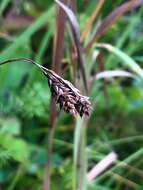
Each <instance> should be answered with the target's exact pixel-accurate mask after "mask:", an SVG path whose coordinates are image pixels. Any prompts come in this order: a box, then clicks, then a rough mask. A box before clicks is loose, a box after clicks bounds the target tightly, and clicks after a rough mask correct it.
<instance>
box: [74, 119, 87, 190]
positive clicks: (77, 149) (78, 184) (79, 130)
mask: <svg viewBox="0 0 143 190" xmlns="http://www.w3.org/2000/svg"><path fill="white" fill-rule="evenodd" d="M85 149H86V120H85V118H83V119H81V118H80V117H78V118H77V125H76V128H75V134H74V182H73V189H74V190H85V189H86V171H87V158H86V150H85Z"/></svg>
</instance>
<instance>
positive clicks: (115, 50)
mask: <svg viewBox="0 0 143 190" xmlns="http://www.w3.org/2000/svg"><path fill="white" fill-rule="evenodd" d="M96 46H97V47H99V48H104V49H107V50H108V51H110V52H111V53H113V54H115V55H116V56H117V57H118V58H120V59H121V60H122V61H123V64H125V65H126V66H127V67H128V68H130V69H131V70H132V71H133V72H135V73H136V74H137V75H138V76H139V77H140V78H141V79H142V80H143V69H142V68H141V67H140V66H139V65H138V64H137V63H136V62H135V61H134V60H133V59H132V58H131V57H129V56H128V55H127V54H126V53H124V52H122V51H121V50H120V49H118V48H116V47H114V46H112V45H110V44H97V45H96Z"/></svg>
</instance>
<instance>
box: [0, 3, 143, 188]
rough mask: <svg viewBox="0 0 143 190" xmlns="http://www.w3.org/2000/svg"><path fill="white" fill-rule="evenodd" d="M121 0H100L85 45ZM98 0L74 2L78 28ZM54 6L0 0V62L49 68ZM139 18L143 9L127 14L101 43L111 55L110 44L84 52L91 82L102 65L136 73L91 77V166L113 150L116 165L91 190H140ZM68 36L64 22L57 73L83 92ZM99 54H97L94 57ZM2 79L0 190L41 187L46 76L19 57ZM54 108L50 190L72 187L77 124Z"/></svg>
mask: <svg viewBox="0 0 143 190" xmlns="http://www.w3.org/2000/svg"><path fill="white" fill-rule="evenodd" d="M124 2H127V1H123V0H118V1H111V0H108V1H105V2H104V4H103V6H102V8H101V10H100V11H99V13H98V16H97V17H96V19H95V20H94V22H92V25H91V29H90V31H89V33H88V35H86V38H85V39H84V40H83V41H82V42H83V46H84V47H86V45H87V44H88V43H89V42H90V40H91V39H92V37H93V36H94V34H95V31H96V29H97V28H98V26H99V25H100V23H102V20H103V19H105V18H107V15H109V14H110V13H111V12H112V11H113V10H115V9H116V8H117V7H118V6H119V5H121V4H122V3H124ZM98 3H99V2H98V1H96V0H94V1H88V0H83V1H81V0H80V1H77V12H76V16H77V18H78V21H79V24H80V30H81V33H82V31H83V30H84V29H85V28H84V27H85V24H86V22H87V20H88V19H89V18H90V16H91V14H92V13H93V12H94V10H95V9H96V6H97V5H98ZM56 10H57V9H56V5H55V2H53V1H50V0H48V1H45V0H35V1H30V0H23V1H22V0H20V1H17V0H14V1H9V0H1V1H0V15H1V26H0V61H3V60H5V59H7V58H12V57H27V58H29V57H30V58H32V59H34V60H36V61H37V62H39V63H41V64H43V65H44V66H45V67H48V68H51V67H52V66H51V65H52V64H51V63H52V55H53V38H54V34H55V20H56ZM142 19H143V8H142V6H140V7H138V8H136V9H132V10H130V11H128V12H126V13H125V14H123V15H122V17H120V18H119V19H118V20H117V21H116V22H115V23H114V24H113V25H112V26H111V27H110V28H109V29H108V30H107V31H106V33H104V35H102V36H101V37H100V39H99V40H98V42H100V43H108V44H111V45H112V49H111V50H110V52H108V51H107V50H108V48H103V47H98V48H97V47H94V46H92V48H90V49H89V51H88V52H87V51H86V52H85V70H86V71H87V79H88V82H89V81H90V80H91V79H93V77H94V76H95V74H97V73H99V72H100V71H103V70H113V69H122V70H127V71H129V72H131V73H135V74H136V78H135V79H132V78H124V77H122V78H119V77H116V78H110V79H103V80H94V82H93V85H92V88H91V89H90V92H89V96H90V97H91V101H92V104H93V110H92V113H91V116H90V119H89V122H88V130H87V156H88V168H89V169H90V168H92V167H93V166H94V165H95V164H96V163H97V162H99V161H100V160H102V158H104V157H105V156H106V155H107V154H108V153H110V152H111V151H115V152H116V153H117V155H118V160H117V162H116V164H115V165H114V166H112V167H110V168H109V169H108V170H106V171H105V172H103V173H102V174H101V175H100V176H99V177H97V178H96V180H94V182H93V183H92V184H91V185H90V186H89V189H91V190H92V189H95V187H96V189H99V190H100V189H102V190H104V189H105V190H111V189H114V190H115V189H116V190H120V189H122V190H123V189H139V188H140V189H142V188H143V159H142V157H143V148H142V146H143V135H142V133H143V128H142V123H143V117H142V112H143V88H142V87H143V82H142V76H143V73H142V70H141V68H140V69H139V70H137V69H136V66H135V65H134V63H135V64H137V66H139V67H142V66H143V55H142V51H143V46H142V43H143V35H142V30H143V28H142V27H143V26H142ZM61 27H62V26H61ZM70 35H71V32H70V29H69V26H68V25H66V27H65V35H64V55H63V59H62V65H61V67H62V69H61V76H63V77H64V78H65V79H68V80H69V81H71V82H73V83H76V84H77V86H78V88H79V89H82V84H81V83H79V82H78V80H75V78H74V77H75V73H76V75H77V73H78V66H77V64H76V61H75V63H74V62H73V61H74V53H75V52H74V51H73V47H72V44H73V42H72V41H73V39H72V38H71V37H70ZM117 48H118V49H117ZM119 49H120V50H119ZM96 53H97V54H98V53H99V56H98V58H96V56H95V55H96ZM127 55H128V56H127ZM90 68H91V70H90ZM137 68H138V67H137ZM0 76H1V77H0V188H1V189H4V190H13V189H18V190H27V189H34V190H40V189H42V187H43V178H44V177H43V176H44V168H45V164H46V162H47V138H48V132H49V122H48V121H49V119H50V118H49V117H50V112H51V111H52V110H51V109H50V102H51V96H50V91H49V88H48V85H47V80H46V79H45V78H44V77H43V76H42V75H41V73H39V72H38V71H37V70H36V69H35V68H34V67H33V66H31V65H30V64H27V63H24V62H23V63H19V62H18V63H14V64H9V65H4V66H3V67H1V68H0ZM57 110H58V121H57V126H56V132H55V137H54V146H53V149H54V150H53V154H52V169H51V173H52V178H51V187H52V188H51V189H52V190H54V189H55V190H56V189H65V190H69V189H71V187H72V179H73V156H72V152H73V146H74V145H73V133H74V129H75V121H74V119H73V118H72V117H71V116H70V115H69V114H66V113H63V112H62V111H60V110H59V109H58V108H57ZM122 161H123V162H122ZM121 162H122V163H124V164H121Z"/></svg>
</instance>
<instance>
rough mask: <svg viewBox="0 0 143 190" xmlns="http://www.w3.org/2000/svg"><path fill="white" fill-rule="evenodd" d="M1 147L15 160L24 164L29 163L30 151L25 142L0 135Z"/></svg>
mask: <svg viewBox="0 0 143 190" xmlns="http://www.w3.org/2000/svg"><path fill="white" fill-rule="evenodd" d="M0 146H2V147H3V148H4V149H6V150H7V151H8V152H9V155H10V156H11V157H12V158H13V159H14V160H16V161H18V162H22V163H25V162H26V161H27V158H28V153H29V151H28V146H27V144H26V142H25V141H24V140H22V139H19V138H15V137H13V136H11V135H8V134H4V133H0Z"/></svg>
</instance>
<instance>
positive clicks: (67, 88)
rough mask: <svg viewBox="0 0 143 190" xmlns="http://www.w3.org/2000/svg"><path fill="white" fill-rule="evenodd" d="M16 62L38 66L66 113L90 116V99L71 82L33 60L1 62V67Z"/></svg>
mask: <svg viewBox="0 0 143 190" xmlns="http://www.w3.org/2000/svg"><path fill="white" fill-rule="evenodd" d="M14 61H24V62H30V63H32V64H34V65H36V66H37V67H38V68H39V69H40V70H41V71H42V73H43V74H44V75H45V76H46V78H47V79H48V84H49V87H50V91H51V94H52V97H53V98H54V100H55V101H56V103H57V104H59V105H60V108H61V109H63V110H64V111H65V112H67V113H70V114H72V115H73V116H76V115H77V114H79V115H80V116H81V117H82V116H83V115H87V116H89V113H90V110H91V103H90V101H89V97H87V96H83V95H81V94H80V91H79V90H78V89H77V88H75V87H74V86H73V85H72V84H71V83H70V82H69V81H67V80H64V79H63V78H61V77H60V76H59V75H57V74H56V73H55V72H54V71H52V70H50V69H47V68H45V67H43V66H42V65H39V64H37V63H36V62H34V61H33V60H31V59H27V58H15V59H10V60H6V61H4V62H1V63H0V65H2V64H6V63H10V62H14Z"/></svg>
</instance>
